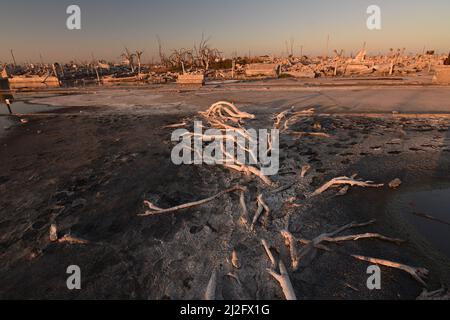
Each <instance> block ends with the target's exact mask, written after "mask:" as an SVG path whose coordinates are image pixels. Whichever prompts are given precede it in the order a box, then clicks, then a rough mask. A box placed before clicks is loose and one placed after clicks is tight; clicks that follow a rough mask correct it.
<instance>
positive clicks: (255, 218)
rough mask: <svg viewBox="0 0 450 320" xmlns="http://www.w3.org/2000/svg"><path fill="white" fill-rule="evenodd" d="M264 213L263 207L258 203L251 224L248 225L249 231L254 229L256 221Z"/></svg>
mask: <svg viewBox="0 0 450 320" xmlns="http://www.w3.org/2000/svg"><path fill="white" fill-rule="evenodd" d="M263 211H264V207H263V206H262V204H261V203H260V202H259V201H258V208H256V212H255V215H254V216H253V220H252V224H251V225H250V230H253V229H255V225H256V222H257V221H258V219H259V217H260V216H261V213H262V212H263Z"/></svg>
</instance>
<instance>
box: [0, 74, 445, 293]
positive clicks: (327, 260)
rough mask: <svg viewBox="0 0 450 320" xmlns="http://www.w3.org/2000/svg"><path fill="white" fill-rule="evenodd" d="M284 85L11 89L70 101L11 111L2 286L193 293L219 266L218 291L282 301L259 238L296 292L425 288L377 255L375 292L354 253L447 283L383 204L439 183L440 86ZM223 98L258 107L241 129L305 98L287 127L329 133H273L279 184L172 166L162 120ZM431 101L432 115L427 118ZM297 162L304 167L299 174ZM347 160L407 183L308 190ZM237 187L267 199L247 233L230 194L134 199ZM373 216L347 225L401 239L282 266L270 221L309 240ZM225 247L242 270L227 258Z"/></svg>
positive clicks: (400, 217) (2, 189)
mask: <svg viewBox="0 0 450 320" xmlns="http://www.w3.org/2000/svg"><path fill="white" fill-rule="evenodd" d="M280 83H281V84H280ZM287 84H289V83H288V82H286V84H283V82H270V81H268V82H261V83H255V84H248V83H244V84H226V85H225V84H224V85H220V84H219V85H217V84H216V85H209V86H206V87H203V88H201V89H190V88H177V87H174V86H161V87H153V88H90V89H85V90H72V92H70V94H68V93H67V92H66V93H65V94H61V93H60V92H58V91H56V92H46V93H22V94H19V95H17V97H16V98H17V99H18V100H20V101H29V102H32V103H35V104H36V103H39V104H45V105H52V106H59V107H66V108H62V109H59V110H54V111H48V112H47V113H45V112H44V113H40V114H29V115H23V116H21V117H22V118H26V119H27V120H28V122H27V123H18V121H17V120H16V125H15V126H14V127H13V128H11V129H10V130H8V132H7V133H6V135H5V136H4V137H3V138H2V140H1V148H0V159H1V162H2V171H1V173H0V193H1V194H2V197H1V199H0V273H1V274H2V277H0V297H2V298H69V299H70V298H86V299H94V298H105V299H108V298H133V299H168V298H170V299H199V298H202V296H203V294H204V292H205V289H206V286H207V283H208V280H209V278H210V276H211V273H212V271H213V269H216V270H217V271H218V280H217V284H218V287H217V292H216V296H217V298H219V299H221V298H225V299H282V298H283V294H282V291H281V289H280V287H279V285H278V283H277V282H276V281H275V280H274V279H273V278H271V277H270V276H269V275H268V273H267V272H266V268H267V267H269V266H270V262H269V261H268V258H267V256H266V254H265V252H264V250H263V248H262V246H261V243H260V240H261V239H266V240H267V241H268V242H269V244H270V246H271V247H272V249H273V252H274V253H276V255H277V256H278V257H279V258H280V259H282V260H283V261H284V263H285V264H286V265H287V266H289V268H288V269H289V274H290V278H291V281H292V283H293V286H294V290H295V292H296V295H297V297H298V298H301V299H323V298H331V299H414V298H415V297H417V296H418V295H419V294H420V292H421V291H422V287H421V285H420V284H419V283H418V282H416V281H415V280H414V279H413V278H412V277H410V276H409V275H408V274H406V273H404V272H402V271H399V270H392V269H388V268H382V289H381V290H376V291H370V290H368V289H367V287H366V280H367V277H368V275H367V274H366V269H367V266H368V265H367V264H366V263H363V262H361V261H357V260H355V259H354V258H352V257H351V256H350V254H362V255H367V256H372V257H378V258H384V259H390V260H393V261H398V262H402V263H405V264H409V265H413V266H419V267H426V268H428V269H429V270H430V277H429V280H428V283H429V286H430V288H431V289H435V288H437V287H439V286H440V284H441V283H444V284H450V275H449V270H450V268H449V266H450V262H449V259H448V257H447V256H446V255H445V253H443V252H442V251H440V250H439V249H438V248H437V246H436V245H435V244H434V243H431V242H430V241H428V239H426V237H424V236H422V235H421V234H420V233H419V232H417V231H416V230H415V229H414V227H413V226H411V225H410V224H409V223H408V222H407V221H408V220H407V219H406V218H405V215H404V213H400V212H391V211H389V210H388V207H389V204H390V203H391V201H392V198H393V197H395V196H396V194H399V193H401V192H403V190H408V191H411V190H422V189H430V188H431V189H433V188H448V186H450V179H449V177H448V172H450V171H449V169H450V135H449V126H450V120H449V119H448V118H447V116H446V115H445V113H450V112H449V111H450V88H449V87H437V86H384V85H377V86H366V85H365V86H361V85H360V86H339V87H338V86H334V87H331V86H330V87H305V86H301V87H299V86H292V85H287ZM219 100H228V101H232V102H234V103H235V104H236V105H237V106H238V107H239V108H240V109H242V110H244V111H247V112H251V113H254V114H255V116H256V119H254V120H250V121H247V122H246V126H248V127H253V128H271V127H272V126H273V115H274V114H276V113H279V112H281V111H284V110H286V109H288V108H291V107H294V108H295V110H297V111H299V110H303V109H307V108H315V109H316V114H315V115H314V116H311V117H308V118H305V119H303V120H302V121H300V122H298V123H296V124H295V125H293V126H292V129H293V130H295V131H304V132H314V131H320V132H326V133H328V134H329V135H330V137H329V138H321V137H313V136H304V137H301V138H298V137H295V136H292V135H289V134H282V135H281V137H280V148H281V153H280V162H281V163H280V165H281V170H280V172H279V174H277V175H275V176H273V177H271V179H272V180H273V181H274V182H275V184H276V185H277V186H281V187H283V186H285V187H286V189H284V190H282V191H279V189H277V187H268V186H266V185H264V184H263V183H261V181H259V180H258V179H257V178H256V177H251V176H250V177H249V176H244V175H242V174H240V173H236V172H231V171H228V170H225V169H223V168H221V167H218V166H204V165H203V166H189V165H183V166H176V165H174V164H173V163H172V162H171V161H170V153H171V150H172V147H173V143H172V142H171V141H170V135H171V132H172V130H171V129H166V128H164V126H166V125H169V124H173V123H180V122H186V123H188V126H189V124H190V123H192V121H193V120H194V119H196V118H197V117H198V115H197V112H198V111H203V110H206V109H207V108H208V107H209V106H210V104H212V103H213V102H216V101H219ZM13 107H14V105H13ZM393 112H395V114H393ZM397 113H400V114H397ZM407 113H408V114H422V115H410V116H407V115H405V114H407ZM436 113H438V114H441V115H440V116H438V117H436V116H431V115H429V114H436ZM318 124H320V126H318ZM318 128H319V129H318ZM305 164H309V165H310V166H311V170H310V172H309V173H308V174H307V175H306V177H305V178H300V177H299V174H298V171H299V169H300V168H301V167H302V166H303V165H305ZM355 173H357V174H358V176H359V177H361V178H363V179H367V180H373V181H376V182H380V183H385V184H387V183H389V181H391V180H392V179H394V178H400V179H401V180H402V181H403V184H402V186H401V187H400V188H399V189H398V190H392V189H390V188H388V187H384V188H380V189H361V188H352V189H350V190H349V192H348V193H347V194H346V195H344V196H337V191H338V190H330V191H328V192H326V193H324V194H323V195H321V196H318V197H313V198H310V197H308V196H309V195H310V194H311V193H312V192H313V191H314V190H315V189H316V188H317V187H319V186H321V185H322V184H323V183H325V182H327V181H328V180H330V179H331V178H333V177H336V176H342V175H347V176H351V175H353V174H355ZM236 184H240V185H244V186H246V187H247V188H248V193H247V194H246V202H247V205H248V207H249V214H250V215H253V213H254V211H255V209H256V207H255V200H256V196H257V195H258V194H260V193H262V194H263V195H264V198H265V199H266V202H267V204H268V205H269V207H270V209H271V213H270V215H268V216H264V217H263V219H262V220H261V221H260V223H259V224H258V225H257V227H256V229H255V231H254V232H250V231H249V230H248V229H247V228H246V227H245V226H243V225H242V224H241V223H240V215H241V211H240V206H239V197H238V195H235V194H230V195H226V196H224V197H222V198H220V199H217V200H216V201H214V202H211V203H209V204H207V205H205V206H202V207H197V208H194V209H190V210H185V211H181V212H178V213H176V214H169V215H161V216H152V217H139V216H137V215H138V214H139V213H143V212H144V211H145V208H144V205H143V201H144V200H145V199H151V200H152V201H153V202H154V203H155V204H157V205H158V206H160V207H163V208H165V207H171V206H175V205H178V204H181V203H185V202H190V201H195V200H199V199H202V198H206V197H209V196H211V195H213V194H215V193H217V192H219V191H221V190H223V189H225V188H227V187H229V186H232V185H236ZM406 214H408V213H406ZM371 219H376V220H377V222H376V223H375V224H374V225H371V226H368V227H365V228H363V229H361V230H353V231H351V232H347V234H349V233H364V232H379V233H382V234H384V235H386V236H390V237H395V238H402V239H404V240H407V242H406V243H404V244H402V245H396V244H391V243H386V242H381V241H377V240H360V241H355V242H350V243H344V244H342V245H333V244H330V245H329V249H330V251H314V252H311V253H310V254H309V255H308V256H307V257H305V259H304V260H302V262H301V266H300V268H299V270H298V271H295V272H294V271H293V270H291V268H290V253H289V250H288V248H287V247H286V245H285V244H284V241H283V240H282V238H281V236H280V230H281V229H283V228H286V227H287V228H289V231H291V232H292V233H293V234H294V235H295V236H296V237H298V238H305V239H312V238H314V237H316V236H318V235H319V234H321V233H323V232H327V231H333V230H335V229H337V228H339V227H340V226H342V225H345V224H347V223H349V222H352V221H358V222H364V221H368V220H371ZM51 223H55V224H56V225H57V226H58V231H59V235H60V236H62V235H64V234H71V235H73V236H75V237H78V238H81V239H85V240H88V241H89V243H88V244H86V245H79V244H67V243H52V242H50V241H49V236H48V235H49V226H50V224H51ZM424 223H430V222H429V221H424ZM442 237H443V239H441V240H443V241H446V240H448V238H445V235H443V236H442ZM447 237H448V235H447ZM233 249H234V250H236V252H237V254H238V256H239V259H240V263H241V268H240V269H236V268H234V267H233V266H232V265H231V264H230V259H231V252H232V251H233ZM73 264H75V265H78V266H80V268H81V270H82V290H79V291H69V290H68V289H67V287H66V277H67V275H66V273H65V272H66V268H67V266H69V265H73ZM230 272H232V273H233V274H234V275H236V276H237V277H238V278H239V281H236V278H234V277H230V276H228V275H227V274H228V273H230Z"/></svg>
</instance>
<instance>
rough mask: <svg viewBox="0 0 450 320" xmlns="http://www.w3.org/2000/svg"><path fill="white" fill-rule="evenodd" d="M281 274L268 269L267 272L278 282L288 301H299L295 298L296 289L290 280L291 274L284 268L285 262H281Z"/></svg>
mask: <svg viewBox="0 0 450 320" xmlns="http://www.w3.org/2000/svg"><path fill="white" fill-rule="evenodd" d="M278 265H279V268H280V273H277V272H276V271H275V270H273V269H270V268H267V272H268V273H269V274H270V275H271V276H272V277H274V278H275V280H277V281H278V283H279V284H280V286H281V289H282V290H283V293H284V296H285V297H286V300H297V297H296V296H295V292H294V288H293V287H292V283H291V280H290V279H289V274H288V272H287V270H286V267H285V266H284V263H283V261H280V262H279V264H278Z"/></svg>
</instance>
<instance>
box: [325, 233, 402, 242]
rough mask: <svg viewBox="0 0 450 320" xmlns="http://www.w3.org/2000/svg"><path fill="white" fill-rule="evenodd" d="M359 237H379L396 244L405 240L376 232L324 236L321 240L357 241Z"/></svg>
mask: <svg viewBox="0 0 450 320" xmlns="http://www.w3.org/2000/svg"><path fill="white" fill-rule="evenodd" d="M361 239H379V240H383V241H387V242H393V243H395V244H398V245H400V244H402V243H405V242H406V241H405V240H403V239H395V238H389V237H385V236H383V235H381V234H378V233H363V234H352V235H349V236H341V237H335V238H331V237H324V238H323V241H326V242H343V241H357V240H361Z"/></svg>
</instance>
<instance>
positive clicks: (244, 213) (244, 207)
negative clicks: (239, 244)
mask: <svg viewBox="0 0 450 320" xmlns="http://www.w3.org/2000/svg"><path fill="white" fill-rule="evenodd" d="M239 203H240V205H241V208H242V212H241V219H242V222H243V223H244V224H247V223H248V210H247V204H246V203H245V191H241V194H240V195H239Z"/></svg>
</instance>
